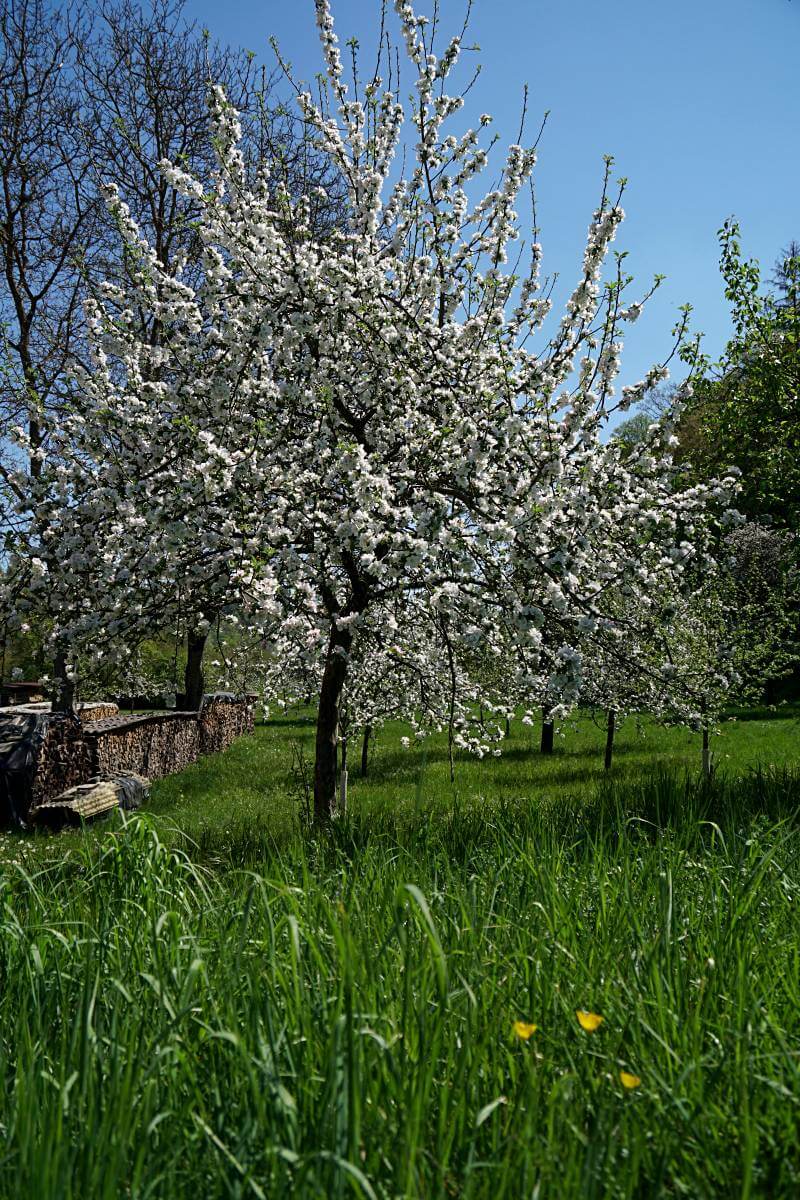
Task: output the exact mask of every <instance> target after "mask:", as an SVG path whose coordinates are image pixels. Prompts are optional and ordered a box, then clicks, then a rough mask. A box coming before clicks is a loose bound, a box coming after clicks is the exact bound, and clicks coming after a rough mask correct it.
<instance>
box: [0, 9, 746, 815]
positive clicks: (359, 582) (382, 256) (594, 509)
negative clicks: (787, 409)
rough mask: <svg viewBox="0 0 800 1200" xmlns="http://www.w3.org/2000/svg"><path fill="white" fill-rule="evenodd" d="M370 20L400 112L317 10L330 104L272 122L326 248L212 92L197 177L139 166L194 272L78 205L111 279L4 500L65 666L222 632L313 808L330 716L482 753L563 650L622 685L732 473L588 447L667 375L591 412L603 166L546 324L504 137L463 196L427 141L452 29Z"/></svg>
mask: <svg viewBox="0 0 800 1200" xmlns="http://www.w3.org/2000/svg"><path fill="white" fill-rule="evenodd" d="M394 7H395V10H396V15H397V19H398V21H399V24H400V29H401V32H402V39H403V43H404V46H405V54H406V59H407V61H408V63H409V65H410V69H411V72H412V74H413V82H414V88H413V93H412V98H411V100H410V101H409V102H407V103H403V102H402V101H401V98H400V93H399V89H398V87H397V86H394V87H390V86H389V85H388V84H384V82H383V81H382V80H381V79H380V78H379V77H378V76H375V77H373V78H372V79H371V80H370V81H369V82H368V83H367V84H366V85H365V86H364V85H362V86H358V81H357V80H354V81H353V82H349V81H346V80H345V75H344V71H343V68H342V63H341V59H340V54H339V50H338V44H337V40H336V35H335V33H334V27H333V21H332V17H331V13H330V9H329V6H328V3H327V0H317V4H316V8H317V17H318V24H319V30H320V36H321V42H322V48H323V52H324V57H325V65H326V74H327V95H328V97H329V98H330V104H329V105H327V106H326V105H321V104H318V103H317V102H315V101H314V99H312V97H311V95H310V94H308V93H304V92H301V94H300V95H299V103H300V105H301V107H302V111H303V114H304V117H305V119H306V121H307V122H309V124H310V125H311V126H312V127H313V128H314V130H315V131H316V136H317V139H318V142H319V146H320V148H321V149H322V150H323V151H324V153H325V154H327V155H328V156H329V157H330V159H331V161H332V163H333V165H334V167H335V169H336V171H337V172H338V173H339V174H340V175H341V177H342V178H343V179H344V180H345V182H346V185H347V190H348V196H349V206H348V216H347V219H346V221H345V222H344V223H343V225H342V227H340V228H339V229H337V230H334V231H332V232H330V233H329V234H327V235H326V236H324V237H320V236H318V235H317V236H315V235H314V233H313V232H312V228H311V225H310V222H309V220H308V212H309V199H308V198H301V200H300V201H299V202H296V203H293V202H292V200H291V199H290V197H289V196H288V195H287V194H286V193H285V191H283V190H282V189H281V187H280V185H279V184H275V183H274V182H273V180H272V179H271V178H270V175H269V172H268V169H267V168H266V167H265V168H264V170H263V171H262V172H261V174H260V176H259V177H258V178H257V179H256V181H255V183H252V182H248V176H247V175H246V173H245V171H244V167H243V160H242V155H241V152H240V149H239V138H240V131H239V126H238V121H237V116H236V113H235V112H234V111H233V110H232V108H231V107H230V105H229V104H228V102H227V101H226V98H225V96H224V95H223V94H222V92H221V91H220V90H215V91H214V92H213V94H212V96H211V104H210V112H211V120H212V121H213V125H214V135H215V145H216V147H217V153H218V166H217V170H216V174H215V177H214V179H213V181H212V185H211V186H210V187H209V186H208V185H207V184H205V183H203V182H201V181H200V180H197V179H194V178H192V177H191V176H190V175H187V174H186V173H185V172H184V171H183V169H182V167H181V166H180V165H179V164H174V163H172V164H171V163H161V164H159V166H160V169H161V170H162V171H163V173H164V175H165V176H166V178H167V179H168V180H169V182H170V183H171V184H172V185H173V186H176V187H177V188H179V189H180V190H182V191H184V192H185V193H187V194H190V195H191V196H192V197H193V198H194V199H195V201H196V203H197V205H198V206H199V209H200V217H199V220H198V226H197V233H198V236H199V238H200V239H201V240H202V244H203V247H204V256H203V271H202V275H201V277H200V278H199V279H196V280H195V281H194V282H193V283H192V284H191V285H190V284H189V283H188V282H186V281H185V280H184V279H183V278H182V273H181V267H180V263H178V264H175V266H174V267H173V268H172V269H171V270H170V271H166V270H165V269H164V268H163V267H162V266H161V265H160V264H159V262H158V260H157V257H156V255H155V253H154V252H153V250H152V248H151V247H150V246H149V245H148V244H147V242H146V240H145V239H144V238H143V237H142V236H141V235H140V233H139V230H138V229H137V227H136V225H135V224H134V222H133V221H132V219H131V217H130V214H129V211H128V209H127V208H126V205H125V203H124V197H121V196H120V195H118V193H117V191H116V190H115V188H114V187H113V186H112V185H110V186H109V187H108V190H107V200H108V204H109V206H110V209H111V211H112V212H113V214H114V215H115V217H116V219H117V223H118V226H119V231H120V237H121V238H122V239H123V241H124V246H125V253H126V259H127V263H128V268H129V273H130V278H131V284H130V287H128V288H126V289H124V290H122V289H121V288H119V287H117V286H111V285H109V286H107V287H105V288H103V289H102V291H101V293H100V294H99V295H98V296H97V298H96V299H95V300H94V301H93V302H92V303H91V304H90V305H89V307H88V322H89V335H90V342H91V347H92V361H91V364H90V365H88V366H87V367H85V368H84V369H82V371H81V372H80V377H79V382H80V397H81V398H80V401H79V402H78V403H77V404H76V407H75V409H74V410H73V411H72V412H71V413H69V414H67V415H66V417H64V418H63V420H62V421H61V423H60V425H59V428H58V429H57V430H55V431H54V432H53V435H52V437H51V439H50V441H49V443H48V457H47V459H46V461H43V463H42V470H41V473H40V476H39V478H38V479H37V480H35V481H31V480H26V482H25V488H26V492H25V497H26V498H24V499H23V498H20V500H19V505H18V511H17V517H18V519H19V521H20V522H21V524H22V525H24V534H25V538H26V539H27V553H28V557H29V561H30V564H31V568H30V572H29V574H30V580H29V582H28V585H27V586H26V589H25V592H24V596H25V604H28V605H29V606H31V608H32V609H34V610H36V611H38V612H40V613H46V614H47V618H48V621H49V622H50V623H51V625H52V629H53V635H52V636H53V645H54V647H57V648H59V650H60V652H61V653H62V654H63V655H65V656H67V657H68V656H69V653H70V652H71V650H74V649H75V648H76V647H81V648H82V649H83V650H84V651H85V650H86V649H87V648H92V649H93V651H94V652H95V653H102V652H104V651H106V650H107V648H108V647H109V646H113V647H116V646H118V645H119V644H120V642H124V641H125V640H126V639H128V640H130V639H132V638H133V637H134V634H135V631H136V630H137V629H141V628H145V627H148V626H150V627H151V626H152V624H153V622H156V621H157V620H158V619H160V618H163V617H164V615H165V614H168V613H169V612H170V611H172V610H174V609H175V606H176V605H178V603H179V602H180V604H181V605H182V611H184V612H187V611H191V613H192V614H193V620H194V622H195V623H196V624H197V626H198V627H199V628H201V629H202V628H207V627H208V626H209V625H210V624H211V623H213V622H214V621H215V620H218V619H220V617H223V618H225V617H227V616H230V615H231V614H236V615H237V618H238V619H239V620H240V621H241V622H242V624H243V626H245V627H246V628H247V629H248V630H250V631H251V632H253V631H255V632H257V633H258V635H259V636H262V637H263V638H265V639H266V640H267V641H268V643H269V646H270V650H269V663H270V664H271V670H272V671H273V672H274V671H275V670H276V669H278V670H285V671H287V672H289V671H291V672H294V673H295V675H296V678H297V679H298V680H300V679H304V680H306V681H307V680H309V679H313V681H314V685H315V686H316V687H317V689H318V698H319V716H318V725H317V740H316V768H315V810H316V814H317V817H318V818H320V819H325V818H327V817H328V816H329V815H330V814H331V812H332V810H333V807H334V804H335V797H336V754H337V737H338V729H339V724H340V718H341V717H342V711H343V706H346V708H347V711H348V712H349V714H350V719H351V720H352V721H354V722H357V723H361V724H370V723H374V722H376V721H379V720H380V719H381V718H382V717H385V716H388V715H397V714H400V715H405V716H407V717H409V718H410V719H412V720H413V721H414V722H416V727H417V728H419V729H423V728H424V727H425V726H426V724H430V723H433V724H442V723H445V724H447V725H448V727H449V728H450V729H451V733H452V734H453V735H454V736H456V737H457V739H458V741H457V743H456V744H460V745H463V746H466V747H468V748H470V749H474V750H478V751H481V752H483V751H485V750H486V749H487V748H489V749H493V748H495V747H496V745H497V742H498V740H499V737H500V736H501V733H502V726H503V721H504V718H505V716H506V715H507V713H508V712H509V711H510V710H511V707H513V705H515V704H516V703H517V701H518V700H519V699H520V698H524V702H525V703H526V704H527V705H528V706H529V707H531V708H532V707H533V705H534V704H536V705H540V704H546V705H547V706H548V708H549V709H550V710H551V711H559V706H561V707H562V709H563V710H564V711H566V710H567V709H568V708H569V707H571V706H572V705H573V704H574V702H575V700H576V698H577V697H578V695H579V693H580V687H581V680H582V678H583V665H584V663H585V662H586V661H587V658H589V657H591V654H590V648H591V646H592V645H593V644H594V643H593V639H594V640H595V641H596V640H597V639H598V638H601V637H602V640H603V643H604V644H605V645H606V646H607V647H613V653H614V654H615V655H617V656H618V659H619V662H620V668H621V669H623V670H624V669H626V666H625V664H627V669H629V671H630V673H631V674H633V673H635V672H637V671H640V670H641V671H643V670H644V668H643V665H642V659H643V658H644V657H646V656H644V655H640V654H639V653H638V651H637V649H636V647H637V646H638V645H639V644H641V642H642V641H643V640H644V638H645V636H646V631H647V628H648V627H649V625H650V624H651V623H652V620H653V614H654V613H655V612H656V610H657V608H658V605H659V603H660V598H661V597H663V596H664V594H665V593H666V592H668V591H670V590H671V589H672V590H674V591H676V592H677V593H679V594H681V595H685V596H686V603H687V604H688V605H689V606H690V607H691V587H690V586H689V584H687V582H686V581H687V578H688V575H687V566H688V564H694V565H695V568H696V569H700V568H701V567H702V565H703V564H704V563H705V562H706V555H707V551H708V547H709V545H710V539H712V537H713V536H714V535H715V530H716V528H717V522H718V520H719V519H720V517H722V518H723V519H725V518H724V513H725V510H726V508H727V506H728V503H729V500H730V497H731V495H732V491H733V489H734V486H735V485H734V481H733V480H732V479H725V480H721V481H719V483H715V484H712V485H710V486H702V487H701V486H694V487H680V486H679V485H678V483H677V477H676V471H675V468H674V467H673V463H672V459H671V433H670V421H669V419H666V420H664V421H663V422H661V423H660V424H659V425H658V426H654V427H653V428H652V430H651V433H650V435H649V436H648V437H647V438H646V439H645V440H644V441H643V442H642V444H641V445H639V446H637V447H635V448H634V449H633V450H632V451H630V452H627V451H624V450H623V449H622V448H621V447H620V446H619V445H617V444H615V443H614V442H609V441H607V440H606V438H605V433H606V431H607V429H608V423H609V419H610V418H611V416H612V415H613V414H614V413H615V412H617V411H619V410H625V409H627V408H628V407H629V406H630V404H631V403H633V402H635V401H636V400H638V399H639V398H640V397H641V396H642V395H644V394H645V393H646V392H647V391H648V389H650V388H652V386H653V385H654V384H655V383H657V382H658V380H659V379H663V378H664V377H665V376H666V370H665V368H664V367H663V366H657V367H655V368H654V369H653V371H652V372H650V373H649V374H648V375H647V377H646V378H645V379H643V380H642V381H641V382H640V383H639V384H637V385H635V386H630V387H626V388H622V389H621V391H620V392H619V394H617V391H616V389H617V387H618V375H619V370H620V361H621V352H622V342H623V332H624V329H625V326H626V325H627V324H629V323H631V322H633V321H634V320H636V319H637V317H638V316H639V313H640V311H641V307H642V303H643V301H641V300H637V301H635V302H628V301H627V299H626V290H627V280H626V279H625V277H624V276H623V274H622V268H621V258H618V259H617V260H616V264H615V265H613V266H612V269H611V272H610V278H609V279H605V277H604V274H603V272H604V268H605V264H606V263H607V261H608V255H609V251H610V248H611V245H612V243H613V241H614V238H615V236H616V234H617V231H618V229H619V226H620V223H621V221H622V219H623V211H622V209H621V207H620V203H619V196H618V195H612V193H611V182H610V173H609V172H610V164H608V166H607V170H606V179H605V185H604V188H603V192H602V196H601V200H600V203H599V205H598V207H597V210H596V211H595V213H594V214H593V216H592V219H591V223H590V226H589V231H588V238H587V243H586V249H585V253H584V258H583V265H582V268H581V271H580V275H579V279H578V281H577V284H576V286H575V288H574V290H573V291H572V293H571V295H570V297H569V299H568V302H567V304H566V308H565V311H564V314H563V317H562V318H561V320H560V322H559V323H558V324H557V326H556V327H555V331H554V332H553V333H552V335H551V336H549V337H545V335H544V333H543V331H542V327H543V324H544V322H545V319H546V318H547V315H548V311H549V308H550V293H549V289H548V287H547V286H546V284H545V283H544V282H543V281H542V279H541V277H540V263H541V248H540V246H539V244H538V241H534V242H533V245H532V246H531V249H530V262H529V266H528V267H527V268H526V269H524V270H523V269H522V268H521V266H520V263H521V255H520V253H516V252H514V247H515V244H516V243H517V241H518V239H519V236H520V232H521V226H522V224H523V222H522V219H521V217H520V216H519V215H518V211H517V207H518V204H519V201H520V198H521V197H524V195H525V187H526V185H527V183H528V181H529V179H530V176H531V172H532V170H533V166H534V161H535V153H534V150H533V149H532V148H526V147H525V146H522V145H513V146H511V147H510V148H509V149H508V152H507V155H506V159H505V163H504V165H503V166H502V167H501V168H500V170H499V172H498V179H497V181H496V182H495V183H494V184H493V185H492V186H491V187H490V188H489V189H488V190H484V191H482V190H481V189H480V179H481V176H482V175H483V173H484V172H485V171H486V169H487V163H488V155H487V150H486V148H485V144H484V141H485V134H484V129H485V126H486V125H487V124H488V118H481V120H480V123H479V128H478V129H467V130H463V129H462V130H460V131H457V132H451V129H452V127H453V126H454V124H456V123H457V118H458V114H459V112H460V110H461V109H462V107H463V97H462V96H461V95H458V94H450V92H449V91H448V81H449V80H450V78H451V76H452V74H453V72H454V71H456V69H457V64H458V60H459V56H460V54H461V39H460V38H454V39H453V40H452V41H451V42H450V43H449V44H448V45H447V46H446V47H445V48H444V49H443V52H442V53H441V54H440V55H438V56H437V54H436V53H435V52H434V46H433V43H432V38H431V36H430V34H429V32H428V27H427V26H426V24H425V21H424V19H423V18H422V17H420V16H418V15H417V14H416V12H415V10H414V9H413V8H412V6H411V4H409V3H407V2H405V0H396V2H395V5H394ZM401 143H402V144H403V145H404V146H405V148H406V150H405V163H406V165H405V167H404V169H403V170H402V171H401V170H400V168H399V166H398V163H397V161H396V159H397V157H398V156H397V150H398V147H399V146H400V145H401ZM612 262H613V260H612ZM143 312H144V313H146V314H147V315H148V317H149V320H148V322H147V327H148V328H149V329H151V330H152V331H153V332H152V334H151V336H149V337H148V338H147V339H146V340H144V339H143V338H142V335H141V330H142V328H143V325H144V322H143V321H142V319H141V315H142V313H143ZM537 341H538V342H539V343H540V344H539V345H538V348H535V346H536V343H537ZM673 416H674V413H673ZM19 437H20V439H21V440H22V439H23V438H24V434H23V433H22V432H21V431H20V434H19ZM31 490H32V492H33V496H32V499H30V498H29V497H30V494H31ZM6 601H7V609H8V611H9V613H10V614H11V617H12V619H15V618H14V614H18V615H19V614H21V613H22V608H21V605H20V601H19V599H17V598H15V597H14V596H10V595H9V596H8V597H6ZM609 652H610V651H609ZM648 669H649V667H648ZM481 705H482V706H483V710H484V717H485V714H486V713H490V714H493V724H492V730H491V731H489V730H488V729H487V723H486V720H485V719H484V720H483V721H479V722H477V723H476V721H475V719H474V711H475V708H476V706H481Z"/></svg>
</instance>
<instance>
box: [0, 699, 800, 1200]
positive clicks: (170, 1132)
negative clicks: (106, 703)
mask: <svg viewBox="0 0 800 1200" xmlns="http://www.w3.org/2000/svg"><path fill="white" fill-rule="evenodd" d="M403 732H404V731H403V730H402V729H401V728H400V727H399V726H390V727H388V728H386V729H384V730H383V731H381V733H380V734H379V737H378V739H377V743H376V745H375V747H374V749H373V753H372V756H371V760H370V764H369V773H368V776H367V778H366V779H363V780H362V779H361V778H360V777H359V773H358V765H359V761H358V760H359V757H360V755H359V753H358V752H357V748H351V766H352V773H351V787H350V794H349V805H348V812H347V815H346V816H345V817H344V818H343V819H341V820H339V821H337V823H336V824H335V826H334V828H333V830H332V831H331V832H330V834H326V835H320V834H314V833H312V832H309V831H308V830H307V829H305V828H304V826H303V823H302V819H301V812H302V809H303V805H304V787H303V772H304V770H305V769H309V770H310V765H309V764H310V763H311V762H312V761H313V754H312V750H313V725H312V724H311V722H310V720H309V718H308V716H307V715H306V714H302V713H300V714H296V715H289V716H286V717H283V718H281V719H280V720H277V721H275V722H271V723H268V724H266V725H263V726H260V727H259V728H258V729H257V731H256V734H255V735H254V736H253V737H252V738H246V739H242V740H241V741H239V742H238V743H237V744H236V745H234V746H233V747H232V748H231V750H230V751H228V752H227V753H225V754H224V755H220V756H218V757H216V758H213V759H207V760H205V761H203V762H201V763H199V764H197V765H196V766H194V767H193V768H191V769H190V770H188V771H186V772H184V773H183V774H182V775H179V776H174V777H172V778H169V779H166V780H163V781H161V782H159V783H158V784H157V785H155V786H154V788H153V794H152V799H151V801H150V804H149V807H148V809H147V810H146V811H145V812H144V813H142V814H138V815H136V816H134V817H131V818H129V819H128V820H127V821H125V822H124V823H122V822H121V823H118V824H115V825H113V826H112V825H105V826H99V827H95V828H91V829H88V830H87V831H86V832H85V833H80V832H79V833H68V834H63V835H57V836H47V837H46V836H36V837H20V836H16V835H11V834H5V835H1V836H0V1134H1V1135H2V1139H1V1142H0V1195H2V1196H9V1197H11V1196H30V1197H36V1198H37V1200H48V1198H51V1197H52V1198H59V1200H61V1198H64V1200H68V1198H72V1197H75V1198H76V1200H77V1198H79V1197H80V1198H81V1200H84V1198H86V1197H92V1200H105V1198H108V1200H111V1198H112V1197H113V1198H115V1200H116V1198H117V1197H135V1198H137V1200H139V1198H142V1200H143V1198H145V1197H170V1198H172V1197H176V1198H177V1197H192V1200H199V1197H203V1200H206V1198H210V1197H231V1198H233V1197H237V1198H238V1197H242V1198H243V1197H258V1198H271V1197H283V1196H286V1197H301V1198H302V1197H314V1198H316V1197H319V1198H323V1197H324V1198H328V1197H341V1198H344V1197H369V1198H373V1197H374V1198H381V1200H384V1198H385V1200H390V1198H391V1200H394V1198H399V1197H420V1198H425V1200H429V1198H434V1197H442V1198H445V1197H475V1198H476V1197H491V1198H492V1200H496V1198H499V1197H508V1198H509V1200H519V1198H520V1197H531V1198H533V1197H537V1198H539V1200H541V1198H543V1197H554V1198H559V1200H560V1198H562V1197H590V1198H592V1197H597V1198H600V1197H656V1196H665V1197H684V1196H685V1197H693V1198H694V1197H756V1196H758V1197H762V1196H763V1197H783V1196H785V1197H794V1196H797V1195H798V1194H800V1139H798V1136H797V1130H798V1125H799V1124H800V1036H798V1034H799V1033H800V940H799V939H798V932H797V931H798V919H797V912H798V888H800V832H799V830H798V812H799V811H800V719H799V718H798V715H797V713H796V712H793V711H791V710H780V711H778V712H773V711H769V710H763V711H761V712H754V713H747V714H739V715H738V717H737V718H736V719H732V720H729V721H726V722H725V723H724V724H723V726H722V729H721V733H720V735H719V736H718V737H716V738H715V739H714V740H713V750H714V755H715V763H716V770H715V774H714V778H713V779H712V780H711V782H710V783H709V782H704V781H702V780H701V778H700V772H699V763H700V745H699V741H700V739H699V736H698V735H696V734H692V733H690V732H687V731H685V730H679V729H672V730H660V729H658V728H656V727H654V726H652V725H644V726H643V727H641V728H640V727H638V726H637V724H636V722H634V721H628V722H627V723H626V724H625V725H624V726H623V728H622V730H621V731H620V733H619V736H618V741H617V747H616V754H615V760H614V766H613V768H612V771H611V772H610V773H608V774H607V773H606V772H605V771H604V770H603V763H602V753H603V744H604V738H605V734H604V730H603V729H602V727H601V725H600V724H597V725H596V724H595V723H594V722H593V721H592V720H591V719H590V718H589V717H582V718H581V719H580V720H579V721H578V722H576V723H575V724H574V725H569V726H567V727H566V728H565V730H564V738H563V740H562V739H557V742H556V753H555V754H554V755H553V756H552V758H550V759H543V758H542V757H541V756H540V755H539V754H538V752H537V743H538V729H536V728H528V727H525V726H523V725H522V724H521V723H520V722H515V723H514V724H513V725H512V730H511V737H510V739H509V742H508V745H507V747H506V749H505V752H504V754H503V756H502V757H501V758H499V759H495V758H486V759H483V760H481V761H477V760H467V759H465V758H458V759H457V760H456V772H455V775H456V777H455V782H454V783H452V784H451V782H450V776H449V766H448V762H447V748H446V744H445V742H444V740H443V739H432V740H431V741H430V742H426V743H422V744H417V745H414V746H412V748H411V749H410V750H404V749H403V748H402V747H401V744H400V737H401V736H402V734H403ZM578 1012H581V1013H582V1014H593V1016H594V1018H602V1020H599V1021H598V1020H596V1019H594V1020H590V1019H589V1018H588V1017H586V1016H583V1025H590V1026H591V1025H594V1026H595V1028H593V1029H586V1028H584V1027H583V1025H582V1024H581V1021H580V1020H579V1019H578V1016H577V1013H578ZM532 1026H535V1029H532V1028H531V1027H532Z"/></svg>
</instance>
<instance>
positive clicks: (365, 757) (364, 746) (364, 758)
mask: <svg viewBox="0 0 800 1200" xmlns="http://www.w3.org/2000/svg"><path fill="white" fill-rule="evenodd" d="M371 734H372V726H371V725H365V726H364V740H363V742H362V743H361V778H362V779H366V778H367V771H368V769H369V739H370V735H371Z"/></svg>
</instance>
